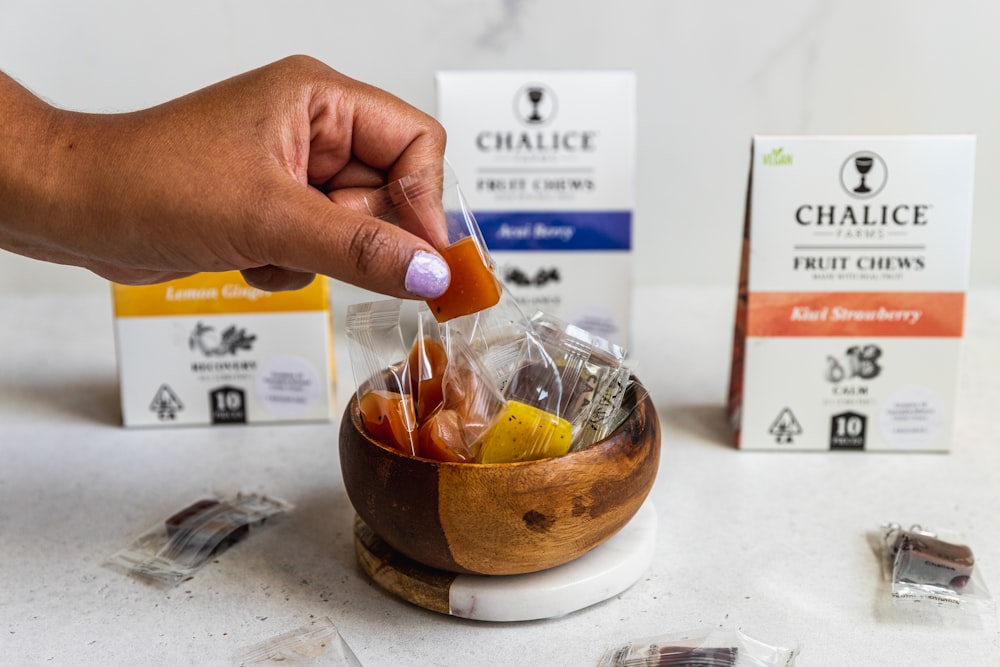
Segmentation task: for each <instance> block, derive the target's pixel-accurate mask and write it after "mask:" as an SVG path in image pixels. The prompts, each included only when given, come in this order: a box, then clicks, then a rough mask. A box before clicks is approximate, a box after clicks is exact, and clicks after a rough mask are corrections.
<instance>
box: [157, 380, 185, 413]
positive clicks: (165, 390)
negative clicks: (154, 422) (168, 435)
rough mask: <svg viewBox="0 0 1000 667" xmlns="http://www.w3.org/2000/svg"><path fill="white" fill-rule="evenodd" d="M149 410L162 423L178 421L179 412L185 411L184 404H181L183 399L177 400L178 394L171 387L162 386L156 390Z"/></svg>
mask: <svg viewBox="0 0 1000 667" xmlns="http://www.w3.org/2000/svg"><path fill="white" fill-rule="evenodd" d="M149 409H150V410H152V411H153V412H155V413H156V416H157V417H158V418H159V419H160V420H161V421H164V420H167V419H176V418H177V413H178V411H180V410H183V409H184V404H183V403H181V399H179V398H177V394H175V393H174V391H173V389H171V388H170V387H169V385H165V384H161V385H160V388H159V389H157V390H156V395H155V396H153V401H152V403H150V404H149Z"/></svg>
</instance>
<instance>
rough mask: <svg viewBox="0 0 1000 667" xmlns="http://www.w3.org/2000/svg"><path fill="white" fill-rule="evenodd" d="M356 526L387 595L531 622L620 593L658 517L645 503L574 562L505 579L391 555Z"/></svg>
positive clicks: (642, 565)
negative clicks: (627, 521) (435, 567)
mask: <svg viewBox="0 0 1000 667" xmlns="http://www.w3.org/2000/svg"><path fill="white" fill-rule="evenodd" d="M360 526H361V529H360V532H359V528H358V525H357V524H356V527H355V535H356V540H355V545H356V548H357V550H358V558H359V561H360V562H361V565H362V568H363V569H364V570H365V571H366V572H367V573H368V574H369V575H370V576H372V578H373V579H374V580H375V582H376V583H378V584H379V585H381V586H382V587H383V588H385V589H387V590H388V591H389V592H391V593H394V594H396V595H398V596H399V597H402V598H403V599H405V600H407V601H409V602H412V603H414V604H416V605H419V606H421V607H424V608H426V609H431V610H432V611H438V612H442V613H447V614H450V615H452V616H459V617H462V618H469V619H474V620H477V621H530V620H536V619H541V618H552V617H554V616H562V615H564V614H569V613H571V612H574V611H578V610H580V609H583V608H585V607H589V606H590V605H592V604H597V603H598V602H602V601H604V600H607V599H609V598H612V597H614V596H615V595H618V594H619V593H621V592H622V591H624V590H625V589H627V588H628V587H629V586H631V585H632V584H634V583H635V582H636V581H638V580H639V579H640V578H641V577H642V576H643V575H644V574H645V573H646V570H647V569H648V568H649V566H650V564H651V563H652V560H653V552H654V550H655V547H656V532H657V520H656V511H655V509H654V507H653V504H652V502H651V501H649V500H647V501H646V502H645V503H643V505H642V506H641V507H640V508H639V511H638V512H636V514H635V516H634V517H632V520H631V521H629V523H628V524H627V525H626V526H625V527H624V528H622V529H621V530H620V531H619V532H618V533H617V534H616V535H615V536H613V537H612V538H611V539H609V540H608V541H607V542H605V543H604V544H602V545H601V546H599V547H597V548H595V549H594V550H592V551H590V552H588V553H586V554H584V555H583V556H581V557H580V558H578V559H576V560H575V561H572V562H569V563H566V564H564V565H560V566H558V567H554V568H552V569H550V570H544V571H542V572H532V573H529V574H515V575H509V576H486V575H470V574H454V573H450V572H443V571H441V570H434V569H431V568H426V567H424V566H422V565H419V564H417V563H414V562H413V561H410V560H409V559H404V558H399V557H398V556H393V555H392V554H394V553H395V552H392V550H391V549H390V548H389V547H388V546H387V545H386V544H385V543H384V542H382V541H381V540H378V538H377V536H374V534H373V533H371V532H370V529H369V528H368V527H367V526H364V524H363V522H362V523H361V524H360Z"/></svg>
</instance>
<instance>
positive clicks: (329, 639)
mask: <svg viewBox="0 0 1000 667" xmlns="http://www.w3.org/2000/svg"><path fill="white" fill-rule="evenodd" d="M238 659H239V664H240V666H241V667H243V666H244V665H245V666H246V667H250V665H317V664H322V665H331V666H333V665H336V666H338V667H361V661H360V660H358V657H357V656H356V655H355V654H354V651H352V650H351V647H350V646H348V645H347V642H346V641H344V638H343V637H341V635H340V633H339V632H338V631H337V628H336V627H335V626H334V625H333V621H331V620H330V619H329V618H322V619H320V620H318V621H317V622H315V623H310V624H309V625H305V626H303V627H301V628H297V629H295V630H291V631H290V632H286V633H283V634H280V635H278V636H277V637H273V638H271V639H267V640H265V641H262V642H260V643H258V644H254V645H253V646H251V647H250V648H248V649H247V650H246V651H245V652H243V654H242V655H240V656H239V658H238Z"/></svg>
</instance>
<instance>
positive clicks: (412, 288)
mask: <svg viewBox="0 0 1000 667" xmlns="http://www.w3.org/2000/svg"><path fill="white" fill-rule="evenodd" d="M450 281H451V271H450V270H449V269H448V265H447V264H445V262H444V260H443V259H441V258H440V257H438V256H437V255H434V254H431V253H429V252H424V251H423V250H418V251H417V252H416V253H415V254H414V255H413V259H411V260H410V266H409V268H407V269H406V280H405V281H404V283H403V286H404V287H405V288H406V291H407V292H409V293H410V294H412V295H414V296H419V297H420V298H422V299H434V298H436V297H439V296H441V295H442V294H444V291H445V290H446V289H448V283H449V282H450Z"/></svg>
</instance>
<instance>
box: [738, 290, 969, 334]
mask: <svg viewBox="0 0 1000 667" xmlns="http://www.w3.org/2000/svg"><path fill="white" fill-rule="evenodd" d="M747 307H748V313H747V335H748V336H759V337H768V336H772V337H773V336H789V337H797V336H826V337H834V336H845V337H846V336H873V337H943V338H957V337H961V335H962V327H963V322H964V320H965V293H964V292H750V294H749V300H748V303H747Z"/></svg>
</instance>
